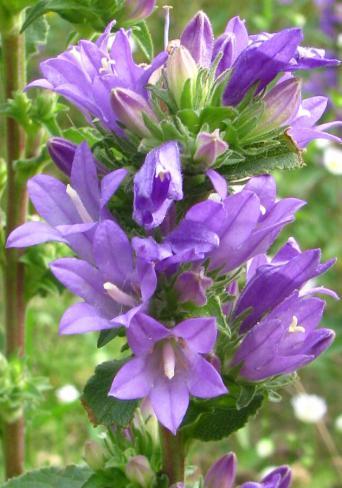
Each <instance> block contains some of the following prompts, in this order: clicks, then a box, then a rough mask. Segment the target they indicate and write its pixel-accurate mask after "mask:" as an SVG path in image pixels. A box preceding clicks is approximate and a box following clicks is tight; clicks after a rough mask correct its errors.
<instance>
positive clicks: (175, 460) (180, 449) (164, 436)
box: [160, 426, 185, 486]
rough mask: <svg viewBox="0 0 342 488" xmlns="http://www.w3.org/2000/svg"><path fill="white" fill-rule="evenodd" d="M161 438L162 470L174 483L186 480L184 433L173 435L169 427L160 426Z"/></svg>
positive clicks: (170, 481)
mask: <svg viewBox="0 0 342 488" xmlns="http://www.w3.org/2000/svg"><path fill="white" fill-rule="evenodd" d="M160 440H161V448H162V460H163V465H162V470H163V472H164V473H165V474H166V475H167V476H168V478H169V484H170V486H171V485H172V484H173V483H179V482H184V470H185V448H184V442H183V439H182V434H181V433H180V432H178V433H177V434H176V435H173V434H172V433H171V432H170V431H169V430H168V429H166V428H165V427H163V426H160Z"/></svg>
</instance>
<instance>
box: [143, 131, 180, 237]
mask: <svg viewBox="0 0 342 488" xmlns="http://www.w3.org/2000/svg"><path fill="white" fill-rule="evenodd" d="M182 182H183V179H182V173H181V161H180V154H179V148H178V144H177V143H176V142H174V141H170V142H167V143H166V144H163V145H162V146H159V147H157V148H155V149H153V150H152V151H150V152H149V153H148V154H147V157H146V159H145V162H144V164H143V165H142V167H141V168H140V170H139V171H138V172H137V173H136V175H135V177H134V212H133V218H134V220H135V221H136V222H137V223H138V224H139V225H141V226H142V227H144V228H145V229H146V230H151V229H153V228H155V227H158V226H159V225H160V224H161V223H162V222H163V220H164V218H165V216H166V214H167V212H168V210H169V208H170V206H171V205H172V202H174V201H178V200H181V199H182V198H183V190H182Z"/></svg>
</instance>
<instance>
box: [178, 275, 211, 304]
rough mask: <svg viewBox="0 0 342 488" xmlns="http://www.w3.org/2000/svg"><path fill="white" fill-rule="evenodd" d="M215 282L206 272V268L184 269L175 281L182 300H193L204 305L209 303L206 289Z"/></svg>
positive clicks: (179, 297)
mask: <svg viewBox="0 0 342 488" xmlns="http://www.w3.org/2000/svg"><path fill="white" fill-rule="evenodd" d="M212 284H213V280H212V279H211V278H208V277H207V276H205V274H204V269H203V268H201V269H200V270H195V271H184V273H181V274H180V275H179V276H178V278H177V280H176V283H175V289H176V290H177V292H178V294H179V296H178V299H179V301H180V302H193V303H196V305H199V306H203V305H205V304H206V303H207V296H206V290H207V288H210V287H211V286H212Z"/></svg>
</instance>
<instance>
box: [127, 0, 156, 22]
mask: <svg viewBox="0 0 342 488" xmlns="http://www.w3.org/2000/svg"><path fill="white" fill-rule="evenodd" d="M155 6H156V0H126V1H125V9H126V12H127V16H128V18H129V20H135V21H137V20H143V19H145V18H146V17H149V16H150V15H151V13H152V12H153V10H154V8H155Z"/></svg>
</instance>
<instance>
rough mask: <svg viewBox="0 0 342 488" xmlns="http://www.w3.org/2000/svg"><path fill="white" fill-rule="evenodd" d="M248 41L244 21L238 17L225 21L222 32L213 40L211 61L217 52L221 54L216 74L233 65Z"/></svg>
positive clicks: (214, 58)
mask: <svg viewBox="0 0 342 488" xmlns="http://www.w3.org/2000/svg"><path fill="white" fill-rule="evenodd" d="M248 43H249V38H248V32H247V29H246V26H245V21H244V20H241V19H240V17H233V18H232V19H230V20H229V22H228V23H227V25H226V28H225V31H224V33H223V34H222V35H221V36H219V37H218V38H217V39H216V40H215V44H214V49H213V55H212V61H215V60H216V58H217V56H218V55H219V54H220V55H221V56H222V57H221V59H220V61H219V64H218V66H217V71H216V75H217V76H219V75H220V74H221V73H223V71H225V70H226V69H228V68H231V67H232V66H233V64H234V63H235V61H236V59H237V58H238V57H239V55H240V54H241V52H242V51H244V50H245V49H246V48H247V46H248Z"/></svg>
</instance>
